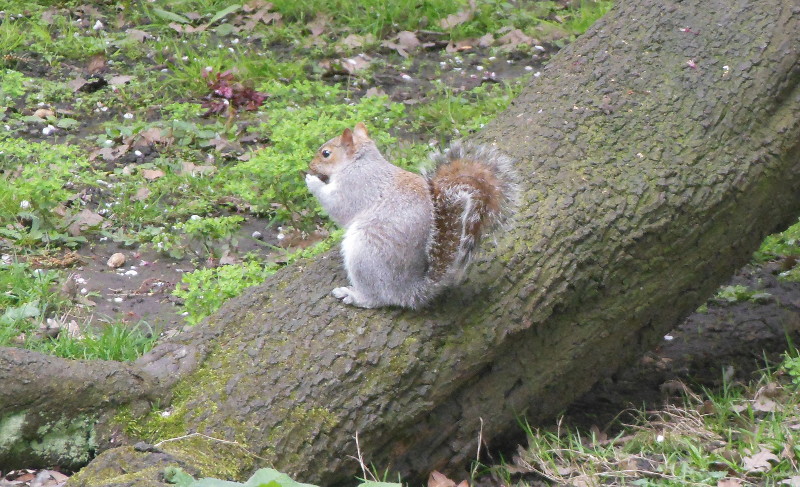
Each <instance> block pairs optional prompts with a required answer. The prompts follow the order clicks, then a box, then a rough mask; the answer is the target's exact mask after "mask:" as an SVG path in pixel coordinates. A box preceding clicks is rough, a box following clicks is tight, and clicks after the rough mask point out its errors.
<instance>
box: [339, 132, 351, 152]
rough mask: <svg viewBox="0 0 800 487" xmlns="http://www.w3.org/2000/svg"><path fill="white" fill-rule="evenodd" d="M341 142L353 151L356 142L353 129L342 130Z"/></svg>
mask: <svg viewBox="0 0 800 487" xmlns="http://www.w3.org/2000/svg"><path fill="white" fill-rule="evenodd" d="M339 142H340V143H341V144H342V145H343V146H344V147H347V148H348V149H349V150H351V151H352V150H353V149H354V148H355V143H354V142H353V131H352V130H350V129H344V132H342V137H341V138H340V139H339Z"/></svg>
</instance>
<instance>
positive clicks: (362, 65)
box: [340, 54, 372, 74]
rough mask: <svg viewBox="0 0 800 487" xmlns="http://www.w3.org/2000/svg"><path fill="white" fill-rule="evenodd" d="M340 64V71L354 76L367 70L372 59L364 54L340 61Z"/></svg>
mask: <svg viewBox="0 0 800 487" xmlns="http://www.w3.org/2000/svg"><path fill="white" fill-rule="evenodd" d="M340 62H341V64H342V69H344V70H345V71H347V72H348V73H350V74H354V73H356V72H358V71H361V70H363V69H366V68H368V67H369V65H370V64H371V63H372V58H371V57H369V56H367V55H366V54H359V55H358V56H353V57H349V58H345V59H342V60H340Z"/></svg>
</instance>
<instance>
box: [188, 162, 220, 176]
mask: <svg viewBox="0 0 800 487" xmlns="http://www.w3.org/2000/svg"><path fill="white" fill-rule="evenodd" d="M216 170H217V168H216V167H215V166H195V165H194V164H192V163H191V162H184V163H183V164H182V165H181V174H188V175H190V176H199V175H203V174H211V173H213V172H214V171H216Z"/></svg>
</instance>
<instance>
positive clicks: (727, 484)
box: [717, 478, 742, 487]
mask: <svg viewBox="0 0 800 487" xmlns="http://www.w3.org/2000/svg"><path fill="white" fill-rule="evenodd" d="M741 485H742V481H741V479H735V478H724V479H720V480H719V481H718V482H717V487H741Z"/></svg>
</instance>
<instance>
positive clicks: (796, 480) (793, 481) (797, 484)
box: [778, 475, 800, 487]
mask: <svg viewBox="0 0 800 487" xmlns="http://www.w3.org/2000/svg"><path fill="white" fill-rule="evenodd" d="M778 485H788V486H789V487H800V476H797V475H795V476H794V477H789V478H788V479H783V480H781V481H780V482H778Z"/></svg>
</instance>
